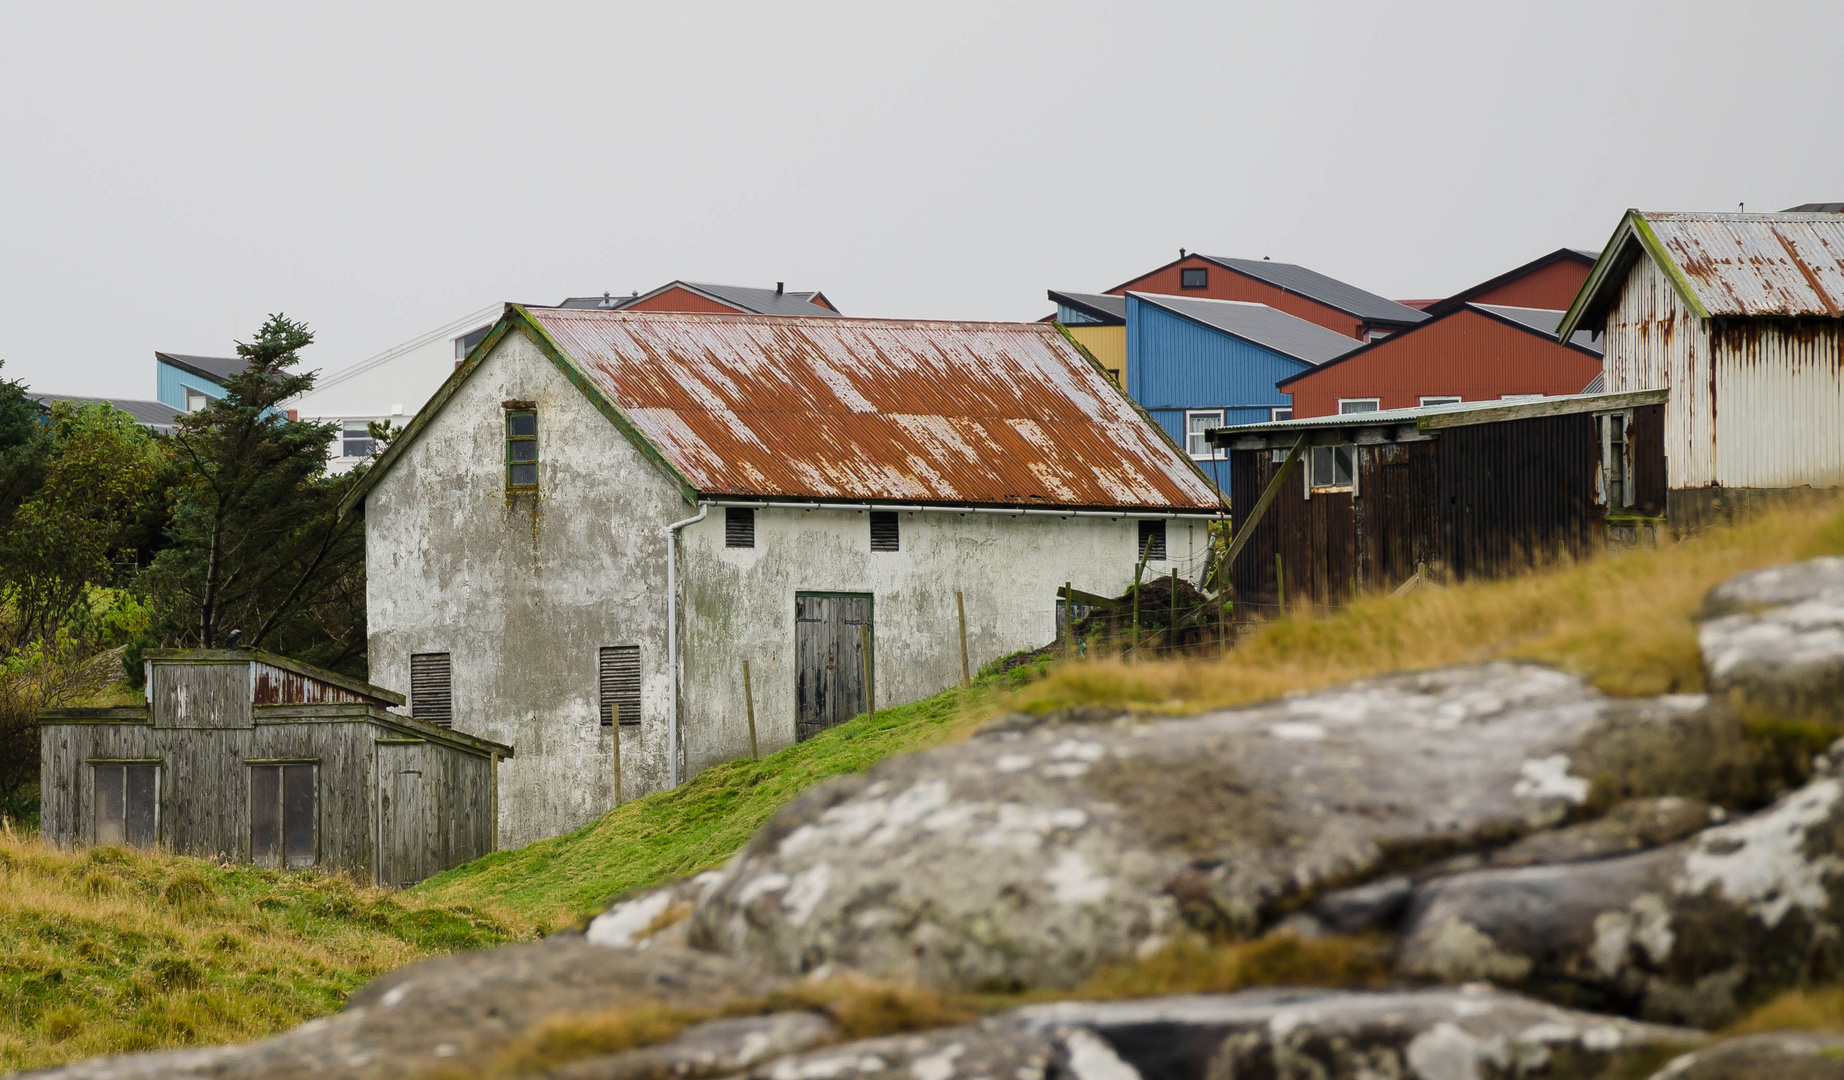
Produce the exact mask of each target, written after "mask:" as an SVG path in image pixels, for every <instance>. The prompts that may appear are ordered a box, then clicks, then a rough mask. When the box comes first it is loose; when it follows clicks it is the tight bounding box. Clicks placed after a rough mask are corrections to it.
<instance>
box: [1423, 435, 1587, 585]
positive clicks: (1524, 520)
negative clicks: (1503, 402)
mask: <svg viewBox="0 0 1844 1080" xmlns="http://www.w3.org/2000/svg"><path fill="white" fill-rule="evenodd" d="M1436 457H1437V460H1438V462H1439V470H1440V511H1441V552H1442V555H1443V556H1444V561H1445V569H1446V571H1447V573H1448V575H1449V576H1450V577H1451V578H1454V579H1464V578H1469V577H1495V576H1498V575H1501V574H1506V573H1515V572H1516V571H1518V570H1522V569H1524V568H1526V567H1529V566H1531V565H1533V564H1537V563H1543V562H1547V561H1549V560H1551V559H1553V558H1555V557H1557V556H1558V555H1560V554H1562V553H1564V552H1566V553H1567V554H1569V555H1570V556H1574V557H1581V556H1585V555H1587V554H1589V553H1590V551H1592V550H1593V548H1594V546H1595V544H1596V542H1597V541H1598V540H1599V534H1600V529H1601V521H1602V516H1603V510H1602V508H1601V507H1600V506H1598V505H1597V504H1596V502H1595V498H1596V487H1597V483H1596V481H1597V476H1596V473H1597V470H1598V469H1599V468H1600V448H1599V444H1598V440H1597V438H1596V432H1595V425H1594V417H1593V416H1591V415H1589V414H1587V413H1577V414H1575V415H1573V416H1543V417H1535V418H1533V419H1529V420H1510V421H1506V422H1504V423H1499V424H1478V425H1474V426H1471V427H1457V428H1449V429H1448V430H1446V431H1443V432H1442V433H1441V437H1440V439H1439V440H1438V452H1437V455H1436Z"/></svg>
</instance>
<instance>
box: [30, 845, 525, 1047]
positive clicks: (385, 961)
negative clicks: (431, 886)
mask: <svg viewBox="0 0 1844 1080" xmlns="http://www.w3.org/2000/svg"><path fill="white" fill-rule="evenodd" d="M529 935H530V929H529V927H528V926H527V925H526V924H524V923H522V922H520V921H518V920H516V919H515V918H513V917H510V916H507V915H505V914H503V913H500V912H488V911H483V910H480V909H477V908H469V907H462V906H459V905H443V904H435V903H429V902H426V901H425V902H418V901H417V900H415V899H413V898H407V897H404V896H403V895H401V894H395V893H389V892H385V891H383V890H379V889H373V888H366V887H361V886H357V885H354V884H353V883H352V882H351V881H350V880H347V879H345V878H328V877H319V876H316V875H306V874H281V873H277V872H275V871H271V870H260V869H257V868H254V867H248V866H242V867H229V866H222V865H219V864H217V863H214V862H211V861H209V860H205V859H190V858H182V857H176V856H166V855H156V854H137V853H131V852H125V851H121V850H119V849H114V848H99V849H95V850H91V851H89V852H86V853H82V854H74V853H69V852H62V851H58V850H56V849H52V848H48V847H46V846H45V845H43V844H40V843H38V842H36V841H35V840H32V839H29V838H27V837H24V836H21V835H17V834H15V833H14V832H13V831H12V830H10V829H0V1072H4V1071H7V1070H11V1069H22V1068H34V1067H42V1066H48V1065H54V1064H58V1063H60V1062H64V1061H69V1060H72V1059H74V1058H80V1057H86V1056H89V1055H92V1054H102V1053H119V1052H121V1051H125V1050H142V1049H152V1048H156V1047H164V1046H182V1045H190V1044H198V1043H223V1042H235V1041H239V1040H243V1039H253V1038H258V1037H261V1036H264V1035H269V1034H272V1033H274V1032H276V1031H279V1030H282V1029H285V1028H289V1027H293V1026H294V1025H296V1024H298V1023H300V1022H301V1021H303V1020H306V1019H309V1018H312V1017H315V1016H323V1015H325V1014H327V1013H330V1012H333V1011H335V1010H337V1009H339V1008H340V1007H341V1006H343V1005H344V1004H345V1000H346V996H347V995H348V994H349V993H351V991H352V990H353V989H355V988H357V987H358V986H360V985H362V984H363V983H365V982H366V981H368V980H369V979H371V978H372V977H373V976H375V975H378V974H380V973H382V972H385V971H388V970H390V969H392V968H395V967H399V966H401V965H403V964H406V963H409V962H410V961H413V960H417V959H420V958H422V957H425V956H429V955H431V954H433V953H439V952H448V951H452V950H455V949H469V948H483V947H485V946H488V945H493V944H498V943H500V942H503V941H510V940H515V939H518V938H521V937H526V936H529Z"/></svg>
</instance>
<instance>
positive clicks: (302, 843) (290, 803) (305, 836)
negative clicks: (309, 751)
mask: <svg viewBox="0 0 1844 1080" xmlns="http://www.w3.org/2000/svg"><path fill="white" fill-rule="evenodd" d="M282 854H283V857H284V858H285V859H286V861H287V864H288V869H290V870H300V869H303V868H305V867H309V866H312V865H314V767H313V766H312V765H284V766H282Z"/></svg>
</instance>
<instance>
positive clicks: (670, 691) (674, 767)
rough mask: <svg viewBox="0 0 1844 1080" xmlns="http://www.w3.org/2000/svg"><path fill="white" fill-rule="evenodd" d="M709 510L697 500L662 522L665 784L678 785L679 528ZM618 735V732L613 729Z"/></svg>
mask: <svg viewBox="0 0 1844 1080" xmlns="http://www.w3.org/2000/svg"><path fill="white" fill-rule="evenodd" d="M710 512H711V504H710V503H708V502H701V503H699V504H698V512H697V513H696V514H695V515H693V516H691V517H688V518H686V519H685V520H683V521H675V522H673V523H672V524H670V525H668V526H666V681H667V691H666V709H667V712H666V761H667V766H666V786H667V787H669V788H676V787H678V786H679V530H680V529H683V528H685V527H686V526H687V525H696V524H698V523H699V522H700V521H703V520H704V518H705V515H707V514H709V513H710ZM615 737H616V738H620V737H621V732H620V731H616V732H615Z"/></svg>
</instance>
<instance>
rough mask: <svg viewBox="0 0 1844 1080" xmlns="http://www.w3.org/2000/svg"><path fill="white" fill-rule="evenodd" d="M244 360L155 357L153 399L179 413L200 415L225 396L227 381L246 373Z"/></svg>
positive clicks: (209, 357) (175, 356)
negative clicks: (208, 403) (207, 403)
mask: <svg viewBox="0 0 1844 1080" xmlns="http://www.w3.org/2000/svg"><path fill="white" fill-rule="evenodd" d="M244 364H245V361H244V359H243V358H242V357H235V356H233V357H224V356H186V355H183V354H181V353H165V352H157V353H155V354H154V372H155V375H154V397H155V398H156V399H158V400H159V402H160V403H161V404H162V405H166V406H168V407H170V408H174V409H177V410H179V411H180V412H197V411H199V410H200V409H202V408H204V407H205V401H206V399H209V398H221V397H223V396H224V394H225V390H224V380H226V379H228V378H230V377H231V376H232V375H235V374H237V373H238V372H239V371H242V370H243V366H244Z"/></svg>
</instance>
